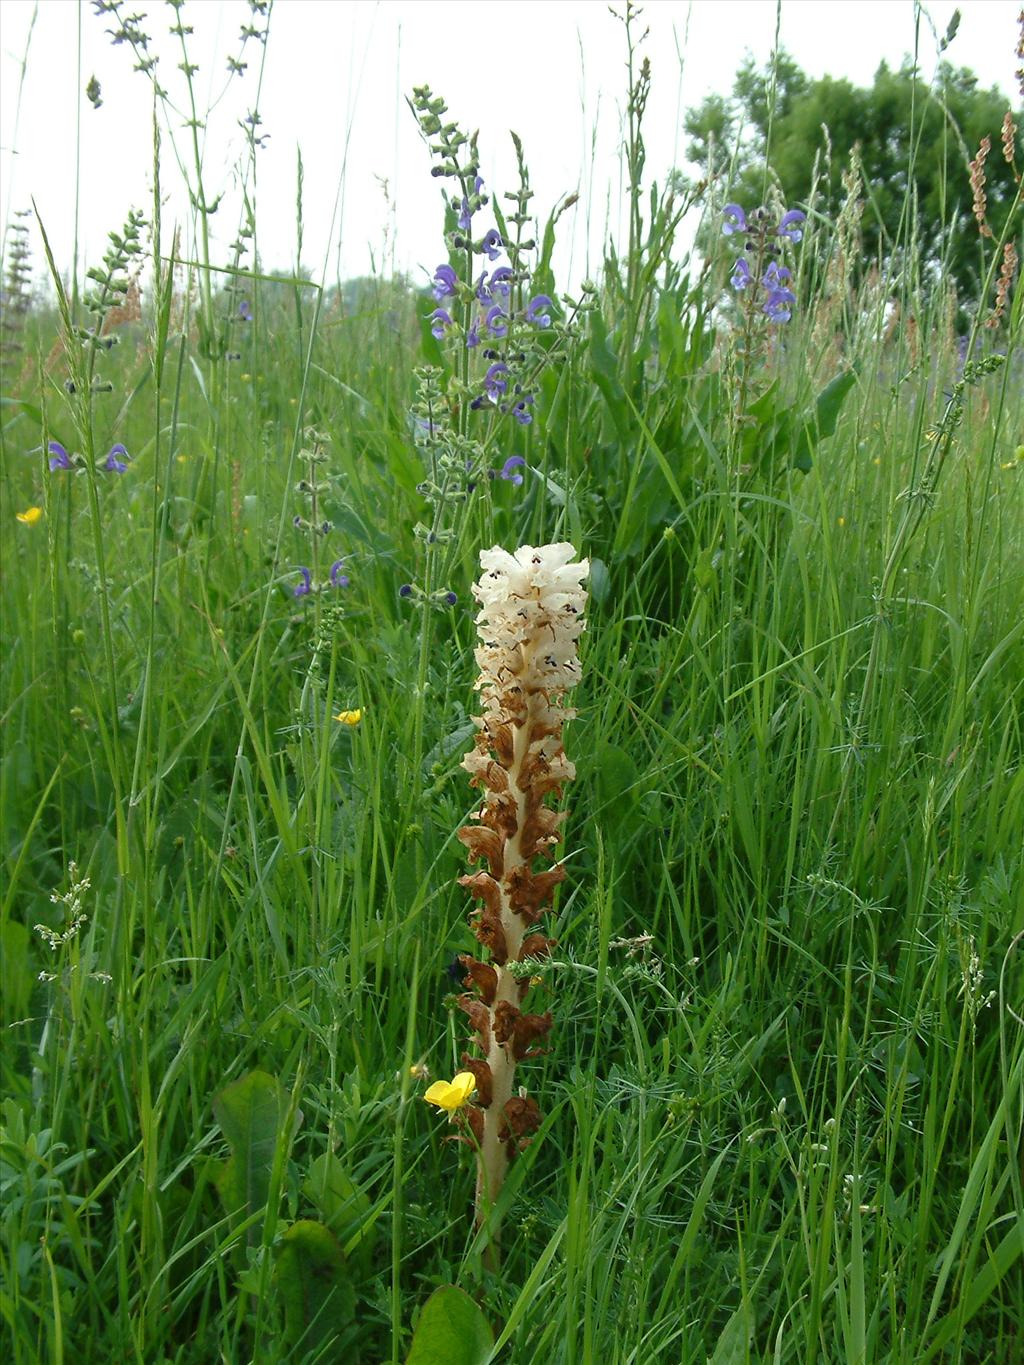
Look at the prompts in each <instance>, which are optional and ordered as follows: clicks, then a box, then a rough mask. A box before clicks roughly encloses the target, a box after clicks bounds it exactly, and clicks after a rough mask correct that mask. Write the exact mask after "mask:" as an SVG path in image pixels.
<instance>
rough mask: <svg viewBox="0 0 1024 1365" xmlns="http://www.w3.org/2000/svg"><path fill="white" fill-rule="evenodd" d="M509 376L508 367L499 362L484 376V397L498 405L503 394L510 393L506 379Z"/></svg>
mask: <svg viewBox="0 0 1024 1365" xmlns="http://www.w3.org/2000/svg"><path fill="white" fill-rule="evenodd" d="M507 374H508V366H507V365H506V364H504V363H503V362H502V361H500V360H498V361H496V362H495V363H494V364H493V365H492V366H491V367H490V369H489V370H488V371H487V373H486V374H485V375H484V395H485V397H487V398H489V399H490V400H491V402H492V403H496V402H497V401H498V399H499V398H500V397H501V396H502V394H504V393H507V392H508V380H507V379H505V378H504V376H505V375H507Z"/></svg>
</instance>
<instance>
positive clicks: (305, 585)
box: [292, 569, 313, 597]
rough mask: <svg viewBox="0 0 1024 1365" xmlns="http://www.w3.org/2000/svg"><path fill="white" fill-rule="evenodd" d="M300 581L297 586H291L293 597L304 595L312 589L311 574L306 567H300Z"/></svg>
mask: <svg viewBox="0 0 1024 1365" xmlns="http://www.w3.org/2000/svg"><path fill="white" fill-rule="evenodd" d="M299 573H300V574H301V575H302V582H301V583H299V584H298V586H297V587H294V588H292V596H293V597H306V596H308V595H309V593H311V592H312V591H313V575H312V574H311V573H310V572H309V570H308V569H300V570H299Z"/></svg>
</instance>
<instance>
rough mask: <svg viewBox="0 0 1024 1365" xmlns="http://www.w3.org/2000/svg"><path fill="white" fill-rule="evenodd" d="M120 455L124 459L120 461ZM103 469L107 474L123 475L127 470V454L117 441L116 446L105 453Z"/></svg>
mask: <svg viewBox="0 0 1024 1365" xmlns="http://www.w3.org/2000/svg"><path fill="white" fill-rule="evenodd" d="M122 455H123V456H124V459H121V456H122ZM103 468H104V469H105V470H106V471H107V473H108V474H123V473H124V471H125V470H126V469H127V468H128V452H127V450H125V448H124V446H123V445H122V444H121V443H120V441H118V443H117V445H113V446H111V447H110V450H109V451H108V452H107V458H106V459H105V460H104V461H103Z"/></svg>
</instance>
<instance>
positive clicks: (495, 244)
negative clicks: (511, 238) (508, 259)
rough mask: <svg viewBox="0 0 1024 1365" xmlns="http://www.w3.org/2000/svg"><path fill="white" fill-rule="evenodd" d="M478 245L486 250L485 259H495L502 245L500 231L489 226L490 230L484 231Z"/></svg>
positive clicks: (499, 253)
mask: <svg viewBox="0 0 1024 1365" xmlns="http://www.w3.org/2000/svg"><path fill="white" fill-rule="evenodd" d="M480 245H481V247H482V249H483V250H484V251H486V252H487V259H488V260H489V261H496V260H497V259H498V257H499V256H500V255H501V248H502V245H503V243H502V240H501V233H500V232H499V231H498V229H497V228H491V230H490V232H486V233H484V239H483V241H482V242H481V244H480Z"/></svg>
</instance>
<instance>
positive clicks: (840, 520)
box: [836, 517, 846, 526]
mask: <svg viewBox="0 0 1024 1365" xmlns="http://www.w3.org/2000/svg"><path fill="white" fill-rule="evenodd" d="M836 525H837V526H845V525H846V518H845V517H836Z"/></svg>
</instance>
